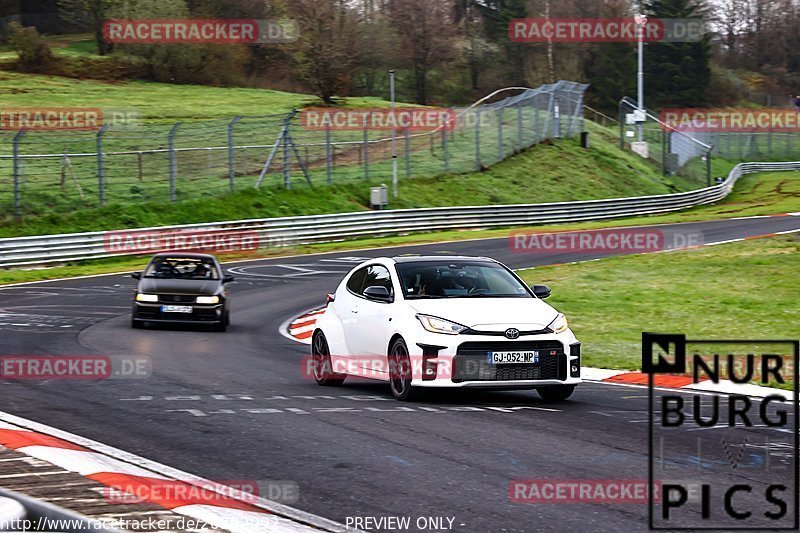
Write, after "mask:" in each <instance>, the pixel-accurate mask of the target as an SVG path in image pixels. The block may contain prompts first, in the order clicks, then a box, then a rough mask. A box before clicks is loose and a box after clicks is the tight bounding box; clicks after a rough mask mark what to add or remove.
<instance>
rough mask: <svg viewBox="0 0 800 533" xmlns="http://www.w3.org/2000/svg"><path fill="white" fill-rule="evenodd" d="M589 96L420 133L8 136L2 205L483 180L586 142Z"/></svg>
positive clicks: (493, 111)
mask: <svg viewBox="0 0 800 533" xmlns="http://www.w3.org/2000/svg"><path fill="white" fill-rule="evenodd" d="M586 87H587V86H586V85H583V84H579V83H573V82H566V81H560V82H558V83H555V84H550V85H545V86H542V87H540V88H538V89H528V90H524V91H522V92H520V94H518V95H516V96H513V97H510V98H506V99H504V100H501V101H498V102H494V103H489V104H483V105H478V106H473V107H471V108H467V109H459V110H454V111H455V113H456V116H457V121H456V124H455V127H450V128H442V129H435V130H433V131H426V132H423V133H416V132H414V131H411V130H409V129H408V128H405V129H402V130H395V132H394V139H392V131H391V130H389V131H385V130H383V131H376V130H373V129H370V128H368V127H366V126H365V127H364V128H363V131H358V130H356V131H353V130H340V129H335V128H331V127H330V126H328V127H327V129H325V130H319V129H308V128H306V127H304V125H303V123H302V121H301V120H299V117H298V112H297V111H293V112H291V113H289V114H286V115H263V116H237V117H233V118H231V119H225V120H221V119H219V120H206V121H192V122H188V121H187V122H178V123H153V122H142V123H135V124H132V125H131V124H122V125H113V124H106V125H105V126H103V128H101V129H100V130H99V131H90V132H76V131H41V130H36V131H34V130H30V131H26V130H21V131H7V130H6V131H0V206H2V209H3V211H5V212H13V213H14V214H15V215H17V216H19V215H23V214H25V213H37V212H42V211H44V210H45V209H50V210H54V209H55V210H62V209H74V208H81V207H88V206H98V205H106V204H108V203H114V204H119V203H142V202H176V201H181V200H187V199H197V198H203V197H207V196H216V195H220V194H223V193H226V192H230V191H235V190H238V189H241V188H245V187H270V186H272V187H285V188H291V187H293V186H295V184H298V183H302V184H312V185H315V186H316V185H323V184H334V183H344V182H347V181H353V180H362V181H369V182H375V181H376V180H384V181H387V182H389V181H390V180H391V179H392V177H393V174H394V172H393V149H392V145H393V144H394V147H395V149H394V153H396V155H397V162H398V174H399V177H400V178H412V177H421V176H435V175H439V174H444V173H461V172H469V171H475V170H480V169H484V168H486V167H488V166H490V165H493V164H495V163H497V162H499V161H501V160H503V159H505V158H507V157H509V156H511V155H513V154H515V153H517V152H519V151H520V150H523V149H525V148H528V147H530V146H532V145H534V144H536V143H539V142H541V141H542V140H544V139H548V138H557V137H573V136H576V135H578V134H579V133H580V132H581V131H583V95H584V92H585V90H586Z"/></svg>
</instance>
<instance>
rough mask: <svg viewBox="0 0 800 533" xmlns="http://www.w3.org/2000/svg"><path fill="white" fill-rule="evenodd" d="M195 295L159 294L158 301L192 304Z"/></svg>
mask: <svg viewBox="0 0 800 533" xmlns="http://www.w3.org/2000/svg"><path fill="white" fill-rule="evenodd" d="M195 298H196V296H189V295H186V294H161V295H159V296H158V302H159V303H162V304H193V303H194V301H195Z"/></svg>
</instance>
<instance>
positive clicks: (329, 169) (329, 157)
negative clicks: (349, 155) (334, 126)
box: [325, 123, 333, 185]
mask: <svg viewBox="0 0 800 533" xmlns="http://www.w3.org/2000/svg"><path fill="white" fill-rule="evenodd" d="M325 173H326V174H327V176H328V185H330V184H331V183H333V154H332V153H331V125H330V123H328V124H326V125H325Z"/></svg>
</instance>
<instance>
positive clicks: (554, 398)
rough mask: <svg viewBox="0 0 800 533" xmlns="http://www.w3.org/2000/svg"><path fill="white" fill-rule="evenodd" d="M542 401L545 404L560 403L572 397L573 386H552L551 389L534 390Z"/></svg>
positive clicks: (540, 388)
mask: <svg viewBox="0 0 800 533" xmlns="http://www.w3.org/2000/svg"><path fill="white" fill-rule="evenodd" d="M536 392H538V393H539V396H541V398H542V400H544V401H546V402H561V401H564V400H566V399H567V398H569V397H570V396H572V393H573V392H575V385H554V386H552V387H539V388H538V389H536Z"/></svg>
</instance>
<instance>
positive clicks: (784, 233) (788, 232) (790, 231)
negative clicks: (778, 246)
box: [775, 229, 800, 235]
mask: <svg viewBox="0 0 800 533" xmlns="http://www.w3.org/2000/svg"><path fill="white" fill-rule="evenodd" d="M790 233H800V229H790V230H788V231H776V232H775V235H788V234H790Z"/></svg>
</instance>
